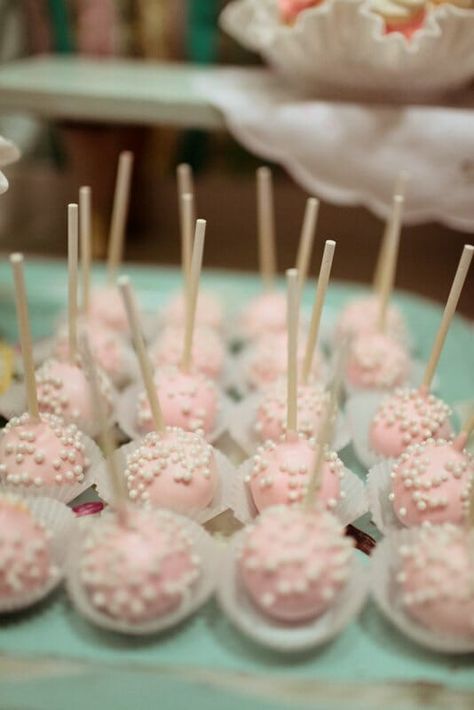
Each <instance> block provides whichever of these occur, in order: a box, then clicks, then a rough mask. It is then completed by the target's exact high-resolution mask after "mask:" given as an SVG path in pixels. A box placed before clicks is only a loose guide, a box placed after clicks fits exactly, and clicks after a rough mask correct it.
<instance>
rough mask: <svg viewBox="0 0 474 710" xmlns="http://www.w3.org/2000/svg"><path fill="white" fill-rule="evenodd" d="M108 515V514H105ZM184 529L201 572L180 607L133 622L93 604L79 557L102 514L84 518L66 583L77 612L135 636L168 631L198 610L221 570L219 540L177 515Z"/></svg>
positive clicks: (98, 622)
mask: <svg viewBox="0 0 474 710" xmlns="http://www.w3.org/2000/svg"><path fill="white" fill-rule="evenodd" d="M104 514H105V515H107V513H104ZM175 515H176V518H177V519H178V520H179V521H180V523H181V525H182V526H183V528H184V529H185V530H186V532H187V533H188V534H189V535H190V536H191V539H192V542H193V545H194V547H195V550H196V552H197V553H198V554H199V556H200V558H201V575H200V577H199V579H198V580H197V582H196V583H195V585H194V586H193V588H192V590H191V593H190V594H189V595H187V596H186V597H184V598H183V600H182V601H181V604H180V606H179V607H178V608H177V609H175V610H174V611H173V612H171V613H169V614H165V615H163V616H160V617H158V618H157V619H154V620H152V621H147V622H142V623H139V624H132V623H130V622H128V621H124V620H119V619H115V618H113V617H111V616H108V615H107V614H104V613H103V612H101V611H99V610H98V609H97V608H96V607H94V606H93V604H91V602H90V600H89V597H88V595H87V593H86V591H85V590H84V588H83V586H82V584H81V581H80V577H79V564H78V563H79V560H80V550H81V540H83V539H84V536H85V535H86V534H87V530H88V529H89V526H92V525H95V524H98V523H100V516H96V517H94V518H84V519H82V520H81V521H80V527H81V530H82V533H81V536H80V537H81V539H79V538H76V540H75V543H74V544H73V545H72V546H71V548H70V554H69V557H68V565H67V578H66V586H67V590H68V593H69V595H70V597H71V599H72V602H73V604H74V606H75V608H76V609H77V611H78V612H79V613H80V614H82V615H83V616H85V617H86V619H88V621H90V622H92V623H93V624H95V625H96V626H99V627H101V628H103V629H107V630H109V631H116V632H119V633H123V634H130V635H134V636H146V635H149V634H156V633H160V632H162V631H166V629H169V628H171V627H173V626H176V625H177V624H179V623H180V622H182V621H184V619H186V618H187V617H188V616H190V615H191V614H193V613H194V612H195V611H197V610H198V609H199V607H201V606H202V605H203V604H204V603H205V602H206V601H207V600H208V599H209V598H210V597H211V596H212V594H213V592H214V589H215V586H216V579H217V574H218V571H219V569H220V550H219V548H218V546H217V544H216V542H215V541H214V540H213V539H212V537H211V536H210V535H209V533H207V532H206V531H205V530H204V529H203V528H202V527H201V526H200V525H198V524H197V523H195V522H194V521H193V520H190V519H189V518H185V517H183V516H181V515H178V514H175Z"/></svg>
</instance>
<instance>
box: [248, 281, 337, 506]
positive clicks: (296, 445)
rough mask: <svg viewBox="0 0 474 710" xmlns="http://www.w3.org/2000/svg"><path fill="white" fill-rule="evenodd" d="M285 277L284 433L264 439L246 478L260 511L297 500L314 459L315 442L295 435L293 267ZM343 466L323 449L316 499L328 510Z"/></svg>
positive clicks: (295, 303)
mask: <svg viewBox="0 0 474 710" xmlns="http://www.w3.org/2000/svg"><path fill="white" fill-rule="evenodd" d="M287 278H288V309H287V310H288V380H287V424H286V436H285V437H284V438H283V439H281V440H280V441H279V442H278V443H275V442H274V441H267V442H265V443H264V444H263V445H262V446H261V447H260V448H259V449H258V451H257V454H256V456H255V457H254V458H253V466H252V471H251V473H250V475H249V476H248V477H247V479H246V483H247V485H248V486H249V489H250V493H251V496H252V499H253V502H254V504H255V507H256V508H257V510H258V511H259V512H260V511H262V510H263V509H265V508H268V507H271V506H273V505H279V504H282V503H286V504H295V503H301V502H302V500H303V498H304V496H305V494H306V488H307V485H308V480H309V471H310V468H311V463H312V461H313V460H314V456H315V449H316V442H315V440H314V439H305V438H304V437H303V436H299V435H298V433H297V432H298V412H297V404H296V403H297V397H296V393H297V368H296V362H297V351H298V343H297V330H298V295H299V294H298V285H297V272H296V270H295V269H289V270H288V271H287ZM343 476H344V466H343V464H342V462H341V461H340V460H339V459H338V457H337V454H335V453H331V452H327V453H326V455H325V462H324V465H323V466H322V473H321V480H322V483H321V489H320V500H323V501H324V502H325V504H326V505H327V507H328V508H329V509H333V508H335V507H336V505H337V502H338V499H339V498H341V497H342V496H343V493H342V492H341V490H340V479H341V478H342V477H343Z"/></svg>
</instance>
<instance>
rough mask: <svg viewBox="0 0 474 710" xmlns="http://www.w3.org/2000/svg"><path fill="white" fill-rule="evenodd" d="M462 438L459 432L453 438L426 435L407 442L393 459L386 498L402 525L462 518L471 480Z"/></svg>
mask: <svg viewBox="0 0 474 710" xmlns="http://www.w3.org/2000/svg"><path fill="white" fill-rule="evenodd" d="M465 440H466V437H465V436H464V435H462V434H461V435H460V436H459V437H458V438H457V439H456V440H455V441H454V442H453V441H446V440H445V439H428V440H427V441H425V442H424V443H422V444H414V445H412V446H409V447H408V449H406V451H405V452H404V453H403V454H402V455H401V456H400V458H399V459H398V460H397V461H396V463H395V464H394V466H393V469H392V473H391V474H390V475H391V479H392V491H391V493H390V495H389V498H390V500H391V501H392V502H393V507H394V510H395V514H396V515H397V517H398V519H399V520H400V521H401V522H402V523H403V524H404V525H407V526H409V527H411V526H416V525H421V524H422V523H425V522H429V523H434V524H441V523H453V524H456V525H458V524H461V523H463V522H465V520H466V517H467V514H468V511H469V498H470V493H471V489H472V485H473V480H474V462H473V458H472V456H471V454H469V453H468V452H467V451H465V450H464V451H463V446H464V443H465Z"/></svg>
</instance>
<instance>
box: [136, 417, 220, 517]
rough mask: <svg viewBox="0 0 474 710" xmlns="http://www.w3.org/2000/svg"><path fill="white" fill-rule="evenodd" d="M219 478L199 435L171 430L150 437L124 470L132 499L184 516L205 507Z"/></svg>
mask: <svg viewBox="0 0 474 710" xmlns="http://www.w3.org/2000/svg"><path fill="white" fill-rule="evenodd" d="M218 476H219V474H218V471H217V464H216V459H215V456H214V450H213V448H212V446H210V445H209V444H208V443H207V441H206V440H205V439H203V438H202V437H201V436H199V434H193V433H191V432H187V431H183V430H182V429H177V428H171V427H169V428H168V429H166V431H165V432H164V433H155V432H152V433H151V434H147V436H146V437H145V439H144V441H143V444H142V445H141V446H140V447H139V448H137V449H135V451H134V452H133V453H131V454H130V455H129V456H128V457H127V461H126V468H125V477H126V480H127V488H128V495H129V496H130V498H131V500H136V501H139V502H140V503H145V504H151V505H154V506H162V507H163V508H171V509H173V510H176V511H177V512H181V513H189V512H191V511H193V510H203V509H204V508H206V507H207V506H208V505H209V504H210V503H211V502H212V499H213V498H214V496H215V494H216V491H217V486H218V480H219V479H218Z"/></svg>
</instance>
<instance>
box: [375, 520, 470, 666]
mask: <svg viewBox="0 0 474 710" xmlns="http://www.w3.org/2000/svg"><path fill="white" fill-rule="evenodd" d="M418 532H419V529H418V528H412V529H404V530H399V531H396V532H393V533H391V534H390V535H389V536H388V537H386V538H385V539H384V540H382V541H381V542H379V543H378V544H377V547H376V548H375V551H374V553H373V554H372V557H371V559H372V566H371V577H372V579H371V590H372V595H373V597H374V599H375V601H376V602H377V604H378V606H379V607H380V609H381V611H382V612H383V614H384V615H385V616H386V617H387V618H388V619H389V620H390V621H391V622H392V624H394V626H396V627H397V629H398V630H399V631H401V632H402V633H403V634H405V635H406V636H408V637H409V638H410V639H411V640H412V641H415V642H416V643H418V644H420V645H421V646H424V647H425V648H429V649H430V650H431V651H439V652H442V653H473V652H474V639H472V638H471V639H467V638H462V637H456V636H452V635H451V636H450V635H448V634H446V633H444V632H443V633H441V632H437V631H432V630H430V629H428V628H426V627H424V626H422V625H421V624H420V623H419V622H418V621H417V620H416V619H415V618H414V617H412V616H410V615H409V614H408V613H407V611H406V610H405V609H404V607H403V605H402V603H401V599H400V596H401V589H400V587H399V585H398V584H397V581H396V573H397V571H398V570H399V569H400V557H399V553H398V550H399V548H400V545H403V544H405V543H407V544H411V543H413V542H414V541H415V540H416V539H417V536H418Z"/></svg>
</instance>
